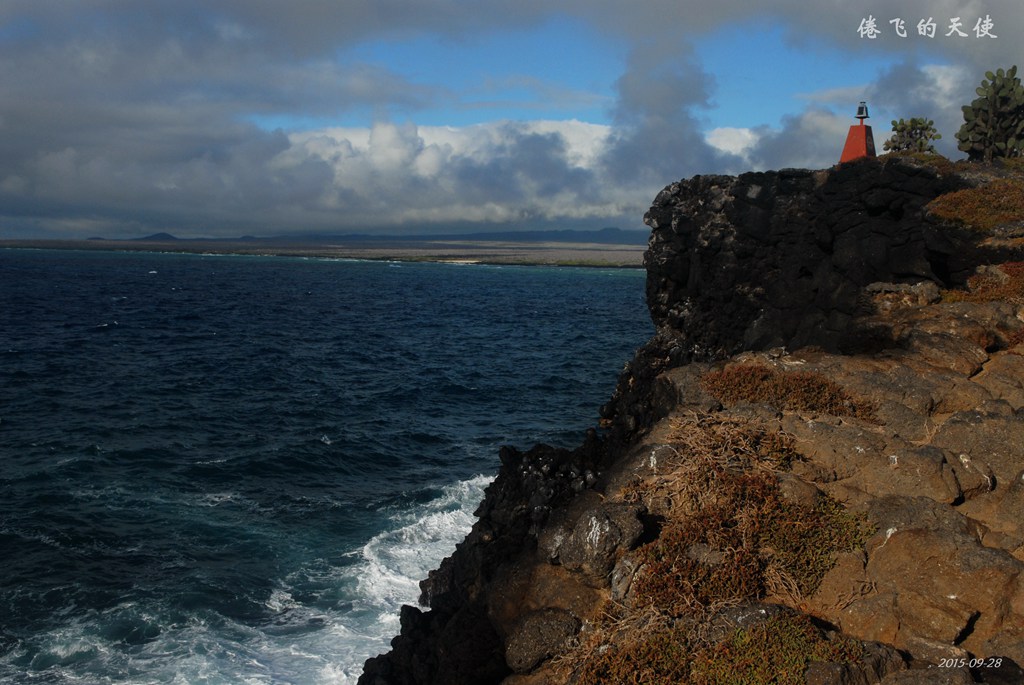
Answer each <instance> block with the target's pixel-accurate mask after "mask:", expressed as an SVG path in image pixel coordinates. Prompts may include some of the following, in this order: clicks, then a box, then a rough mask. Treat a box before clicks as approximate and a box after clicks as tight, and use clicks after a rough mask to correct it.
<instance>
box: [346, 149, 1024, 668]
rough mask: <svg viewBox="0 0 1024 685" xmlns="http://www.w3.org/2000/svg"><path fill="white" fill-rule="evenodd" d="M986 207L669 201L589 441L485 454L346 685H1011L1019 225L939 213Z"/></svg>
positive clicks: (841, 191)
mask: <svg viewBox="0 0 1024 685" xmlns="http://www.w3.org/2000/svg"><path fill="white" fill-rule="evenodd" d="M995 181H999V182H1012V183H1022V181H1021V180H1020V179H1019V178H1018V176H1017V174H1016V172H1013V171H1012V170H1008V169H1001V168H1000V169H988V170H980V169H979V168H978V167H967V166H953V165H950V164H948V163H943V164H936V163H934V162H921V161H917V160H913V159H906V158H903V159H900V158H890V159H886V160H884V161H877V160H865V161H862V162H857V163H853V164H849V165H844V166H842V167H839V168H837V169H833V170H828V171H818V172H811V171H805V170H783V171H779V172H765V173H756V174H754V173H752V174H744V175H742V176H739V177H723V176H698V177H695V178H692V179H689V180H685V181H680V182H679V183H674V184H672V185H670V186H668V187H667V188H666V189H665V190H663V191H662V192H661V193H660V194H659V195H658V196H657V198H656V199H655V202H654V204H653V206H652V208H651V210H650V212H648V214H647V215H646V217H645V221H646V222H647V224H648V225H649V226H651V228H652V233H651V239H650V243H649V249H648V252H647V255H646V258H645V262H646V265H647V269H648V281H647V298H648V305H649V307H650V310H651V316H652V318H653V320H654V322H655V324H656V325H657V328H658V332H657V334H656V335H655V336H654V338H652V340H651V341H650V342H649V343H647V345H645V346H644V347H643V348H642V349H641V350H639V351H638V353H637V355H636V357H635V358H634V359H633V360H632V361H631V362H630V363H629V364H627V365H626V368H625V369H624V370H623V373H622V375H621V378H620V382H619V385H618V387H617V389H616V391H615V394H614V396H613V398H612V400H611V401H610V402H609V403H608V405H606V406H605V407H604V408H602V413H603V415H604V417H605V418H604V421H603V429H602V430H601V431H597V430H595V431H591V432H590V433H589V434H588V436H587V438H586V440H585V441H584V443H583V444H582V445H581V446H580V447H579V448H577V449H575V450H572V451H568V450H557V449H552V448H549V447H545V446H536V447H534V448H533V449H531V450H529V451H528V452H520V451H517V450H515V449H512V448H506V449H504V450H502V453H501V469H500V472H499V474H498V476H497V478H496V480H495V481H494V483H493V484H492V485H491V486H490V487H489V488H488V491H487V495H486V498H485V500H484V502H483V503H482V504H481V505H480V508H479V510H478V511H477V515H478V516H479V520H478V521H477V523H476V524H475V525H474V527H473V530H472V532H471V533H470V534H469V535H468V536H467V538H466V540H465V541H464V542H463V543H462V544H460V545H459V547H458V549H457V550H456V552H455V553H454V554H453V555H452V556H451V557H449V558H448V559H446V560H445V561H444V562H443V563H442V565H441V567H440V568H439V569H438V570H437V571H435V572H433V573H432V574H431V575H430V577H429V578H428V579H427V580H426V581H424V583H423V584H422V587H423V601H424V603H425V604H426V605H427V606H428V607H429V610H426V611H424V610H421V609H417V608H413V607H406V608H405V609H404V610H403V613H402V632H401V634H400V635H399V636H397V637H396V638H395V639H394V641H393V642H392V650H391V652H389V653H388V654H386V655H382V656H380V657H376V658H373V659H370V660H369V661H368V662H367V664H366V667H365V672H364V675H363V677H362V678H361V679H360V683H362V684H363V685H383V684H385V683H388V684H396V685H397V684H403V685H404V684H407V683H408V684H411V683H443V684H458V683H466V684H484V683H504V684H505V685H531V684H539V683H563V682H564V683H580V684H581V685H585V684H588V683H620V682H621V683H634V682H635V683H641V682H643V683H677V682H694V683H720V682H736V683H757V682H779V683H801V684H803V683H807V684H810V683H818V684H825V683H876V682H883V683H918V682H920V683H924V682H929V683H931V682H935V683H968V682H990V683H1017V682H1024V671H1021V669H1020V667H1019V664H1024V574H1022V571H1024V412H1022V407H1024V344H1022V342H1024V265H1022V264H1020V263H1019V262H1015V261H1013V260H1015V259H1016V260H1019V259H1021V257H1020V254H1021V247H1020V242H1021V239H1020V237H1019V236H1018V234H1019V232H1020V231H1019V227H1020V225H1021V224H1022V223H1024V221H1022V220H1024V210H1022V209H1021V208H1020V207H1018V211H1017V214H1016V215H1014V214H1013V212H1012V211H1011V213H1010V215H1009V217H1010V218H1009V219H1005V217H1004V218H1003V219H1002V220H1001V221H1000V222H998V224H997V226H996V230H993V231H989V232H988V233H979V232H977V231H975V230H972V223H971V222H972V221H973V219H974V217H975V215H974V214H971V213H970V212H966V211H964V212H961V213H960V214H961V215H960V216H959V217H958V216H957V212H956V211H953V212H952V214H951V213H950V211H949V207H950V206H952V207H954V208H956V207H965V208H970V209H972V211H976V210H978V208H977V207H976V205H978V204H980V205H981V208H980V209H981V210H982V211H983V210H984V209H985V206H986V203H985V202H980V203H979V202H978V197H979V196H976V195H972V194H971V193H982V195H981V196H980V197H982V198H983V197H984V195H983V193H984V189H985V188H987V187H989V186H991V185H992V184H993V182H995ZM1022 187H1024V186H1022ZM972 202H973V203H974V204H973V205H972V204H971V203H972ZM937 208H940V209H943V210H944V211H938V209H937ZM951 217H952V218H951ZM979 268H980V270H979Z"/></svg>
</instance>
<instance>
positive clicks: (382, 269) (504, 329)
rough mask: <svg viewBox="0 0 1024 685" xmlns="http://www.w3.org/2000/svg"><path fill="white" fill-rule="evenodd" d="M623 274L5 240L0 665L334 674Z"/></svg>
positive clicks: (9, 671) (617, 315) (442, 539)
mask: <svg viewBox="0 0 1024 685" xmlns="http://www.w3.org/2000/svg"><path fill="white" fill-rule="evenodd" d="M643 291H644V274H643V272H642V270H639V269H636V270H628V269H592V268H556V267H525V266H507V267H499V266H484V265H454V264H427V263H388V262H361V261H351V260H349V261H346V260H329V259H299V258H286V257H250V256H227V255H183V254H163V253H117V252H101V251H79V252H76V251H49V250H0V560H2V561H0V683H4V684H7V683H18V684H22V683H55V684H56V683H61V684H63V683H88V684H89V685H93V684H105V683H110V684H114V683H132V684H145V683H161V684H162V683H181V684H183V685H184V684H187V685H194V684H210V685H214V684H220V683H225V684H232V685H234V684H236V683H242V684H270V683H274V684H278V683H289V684H294V685H314V684H315V685H318V684H321V683H345V684H347V683H354V682H355V681H356V679H357V678H358V676H359V674H360V672H361V669H362V664H363V661H364V660H365V659H366V658H368V657H370V656H373V655H376V654H378V653H380V652H382V651H386V650H387V649H388V643H389V641H390V638H391V637H392V636H393V635H394V634H395V633H396V632H397V631H398V629H399V625H398V611H399V607H400V606H401V605H402V604H415V602H416V600H417V597H418V595H419V587H418V582H419V581H420V580H421V579H422V578H424V577H425V576H426V573H427V571H428V570H430V569H432V568H434V567H436V566H437V564H438V562H440V560H441V559H442V558H443V557H444V556H446V555H447V554H449V553H450V552H451V551H452V550H453V549H454V547H455V544H456V543H457V542H458V541H459V540H461V539H462V537H463V536H464V535H465V533H466V532H467V531H468V530H469V527H470V526H471V525H472V521H473V516H472V512H473V510H474V509H475V508H476V506H477V504H478V503H479V501H480V499H481V498H482V496H483V490H484V488H485V487H486V486H487V484H488V483H489V482H490V479H491V478H492V477H493V475H494V474H495V472H496V471H497V468H498V456H497V455H498V448H499V446H501V445H503V444H511V445H515V446H517V447H520V448H523V449H525V448H528V447H529V446H531V445H532V444H534V443H535V442H546V443H548V444H552V445H558V446H564V447H573V446H575V445H577V444H579V443H580V442H581V441H582V438H583V434H584V432H585V431H586V429H587V428H589V427H592V426H594V425H596V423H597V419H598V416H597V411H598V407H599V406H600V405H601V404H602V403H603V402H605V401H607V400H608V398H609V397H610V396H611V393H612V390H613V388H614V385H615V380H616V377H617V374H618V372H619V371H620V369H621V368H622V365H623V364H624V363H625V362H626V361H627V360H629V359H630V358H631V357H632V354H633V352H634V350H635V349H636V348H637V347H639V346H640V345H641V344H642V343H643V342H644V341H645V340H646V339H647V338H648V337H649V336H650V334H651V333H652V326H651V323H650V320H649V318H648V315H647V310H646V307H645V305H644V299H643V298H644V294H643Z"/></svg>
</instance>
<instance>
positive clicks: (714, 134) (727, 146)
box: [704, 126, 761, 157]
mask: <svg viewBox="0 0 1024 685" xmlns="http://www.w3.org/2000/svg"><path fill="white" fill-rule="evenodd" d="M760 137H761V136H760V135H758V134H757V133H756V132H755V131H754V130H753V129H750V128H735V127H731V126H722V127H719V128H714V129H711V130H710V131H708V132H707V133H706V134H704V139H705V140H706V141H708V144H709V145H711V146H713V147H714V148H716V149H718V150H721V151H722V152H727V153H729V154H731V155H738V156H740V157H744V156H745V155H746V153H747V152H748V151H749V150H750V148H751V147H753V146H754V145H755V144H756V143H757V141H758V140H759V139H760Z"/></svg>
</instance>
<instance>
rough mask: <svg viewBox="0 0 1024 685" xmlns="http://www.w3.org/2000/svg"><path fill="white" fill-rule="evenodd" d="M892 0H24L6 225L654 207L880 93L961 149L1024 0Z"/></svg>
mask: <svg viewBox="0 0 1024 685" xmlns="http://www.w3.org/2000/svg"><path fill="white" fill-rule="evenodd" d="M890 7H891V3H888V4H886V3H882V2H877V1H875V0H865V1H864V2H860V3H849V2H839V1H838V0H825V1H823V2H818V3H813V4H812V3H806V2H798V1H797V0H769V1H762V2H757V3H750V2H739V0H719V2H717V3H714V4H712V5H710V6H709V5H708V4H707V3H704V2H700V3H698V2H696V1H694V0H634V1H633V2H625V1H621V0H546V1H544V2H541V1H540V0H519V1H518V2H515V3H513V2H499V1H497V0H344V1H338V0H297V1H295V2H291V3H280V2H275V1H274V0H207V1H202V0H178V1H177V2H174V3H171V2H149V1H143V0H103V1H100V0H77V1H74V2H69V3H61V4H60V5H59V6H57V5H50V4H48V3H38V2H31V1H28V0H8V1H7V2H5V3H4V4H3V5H0V88H2V90H3V92H4V97H3V98H0V238H4V237H30V236H39V237H87V236H91V235H104V236H108V237H130V236H135V235H144V234H146V233H152V232H155V231H157V230H161V231H171V232H173V233H175V234H178V235H182V236H231V235H242V234H256V235H277V234H285V233H290V232H301V233H310V232H324V233H345V232H367V231H370V232H372V231H377V232H383V233H410V234H412V233H424V232H439V231H448V230H474V231H476V230H487V229H488V228H495V229H501V230H508V229H509V228H513V229H514V228H517V227H521V228H538V227H550V228H577V227H600V226H608V225H617V226H622V227H624V228H638V229H639V228H642V223H641V219H642V215H643V212H644V210H645V209H646V207H647V206H648V205H649V204H650V201H651V200H652V199H653V197H654V195H655V194H656V193H657V191H658V190H659V189H660V188H661V187H662V186H664V185H666V184H667V183H670V182H672V181H674V180H677V179H679V178H682V177H686V176H690V175H693V174H697V173H739V172H742V171H746V170H750V169H771V168H782V167H787V166H804V167H812V168H823V167H827V166H829V165H831V164H834V163H835V161H836V159H837V157H838V154H839V151H840V150H841V148H842V142H843V138H844V137H845V130H846V128H847V127H848V126H849V125H850V124H851V123H853V114H854V111H855V109H856V105H857V102H858V101H859V100H867V101H868V103H869V106H870V107H871V113H872V119H871V120H869V123H871V124H873V125H874V127H875V136H876V142H877V143H878V146H879V148H880V147H881V142H882V140H884V138H885V137H886V135H887V134H888V130H889V120H890V119H892V118H897V117H910V116H922V115H923V116H928V117H931V118H933V119H934V120H935V121H936V126H937V128H938V129H939V131H940V132H941V133H942V134H943V140H942V141H941V143H940V149H941V151H943V152H944V153H946V154H947V155H950V156H957V155H958V154H959V153H958V152H957V151H956V148H955V132H956V129H957V128H958V127H959V124H960V122H961V119H960V117H961V114H960V105H962V104H965V103H967V102H969V101H970V100H971V99H972V98H973V97H974V94H973V90H974V87H975V86H976V85H977V84H978V83H979V82H980V80H981V78H982V77H983V74H984V71H985V70H986V69H992V68H996V67H1000V66H1002V67H1008V66H1010V65H1011V64H1014V63H1017V62H1019V61H1020V60H1019V57H1020V54H1019V48H1018V47H1017V46H1019V45H1020V44H1021V41H1020V36H1021V31H1022V29H1024V13H1022V12H1020V11H1019V7H1018V6H1017V5H1016V3H1015V2H1013V0H991V1H986V0H929V1H928V2H925V0H908V1H907V2H904V3H901V5H900V7H899V9H898V10H893V9H890ZM928 17H931V18H933V20H934V22H935V23H936V25H937V35H936V36H935V37H934V38H928V37H923V36H919V35H917V30H916V25H917V23H918V22H919V21H921V20H923V19H927V18H928ZM955 17H960V23H961V25H962V26H961V28H962V30H963V31H964V32H966V33H968V36H966V37H958V36H951V37H947V36H945V35H944V34H945V33H946V32H947V30H948V29H949V25H950V23H951V21H952V19H953V18H955ZM984 17H989V18H991V20H992V29H991V33H993V34H996V36H997V37H996V38H991V37H977V36H975V35H973V34H974V31H973V27H974V26H975V23H976V22H977V21H978V20H980V19H982V18H984ZM869 18H873V19H874V20H875V24H876V26H877V28H878V29H879V30H880V31H881V33H880V34H879V35H878V36H877V37H876V38H875V39H869V38H867V37H865V36H862V35H861V34H860V33H859V32H858V29H859V28H860V27H861V25H862V24H864V23H865V22H866V21H867V20H868V19H869ZM896 18H900V19H902V20H903V21H905V26H906V31H907V33H908V35H907V36H906V37H900V36H898V35H896V30H895V27H894V26H893V25H892V24H891V23H890V21H891V20H893V19H896Z"/></svg>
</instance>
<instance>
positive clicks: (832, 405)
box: [700, 364, 874, 420]
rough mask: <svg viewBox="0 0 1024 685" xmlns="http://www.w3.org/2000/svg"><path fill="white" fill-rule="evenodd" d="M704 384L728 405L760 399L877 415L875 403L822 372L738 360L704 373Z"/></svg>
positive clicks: (805, 407)
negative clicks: (834, 381) (840, 384)
mask: <svg viewBox="0 0 1024 685" xmlns="http://www.w3.org/2000/svg"><path fill="white" fill-rule="evenodd" d="M700 385H701V387H702V388H703V389H704V391H705V392H707V393H708V394H710V395H712V396H714V397H716V398H717V399H718V400H720V401H721V402H722V403H723V404H726V405H732V404H737V403H740V402H757V403H765V404H769V405H771V406H772V407H775V408H776V409H780V410H790V411H804V412H820V413H823V414H832V415H834V416H854V417H857V418H861V419H866V420H871V419H873V418H874V407H872V405H871V404H870V403H869V402H866V401H863V400H856V399H854V398H853V397H852V396H850V395H849V394H848V393H847V392H846V391H845V390H843V389H842V388H841V387H839V386H838V385H836V384H835V383H833V382H832V381H830V380H829V379H828V378H826V377H825V376H823V375H821V374H820V373H813V372H808V371H787V372H783V371H779V370H778V369H774V368H771V367H768V366H762V365H760V364H737V365H733V366H729V367H726V368H724V369H722V370H721V371H710V372H708V373H706V374H704V376H702V377H701V379H700Z"/></svg>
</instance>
